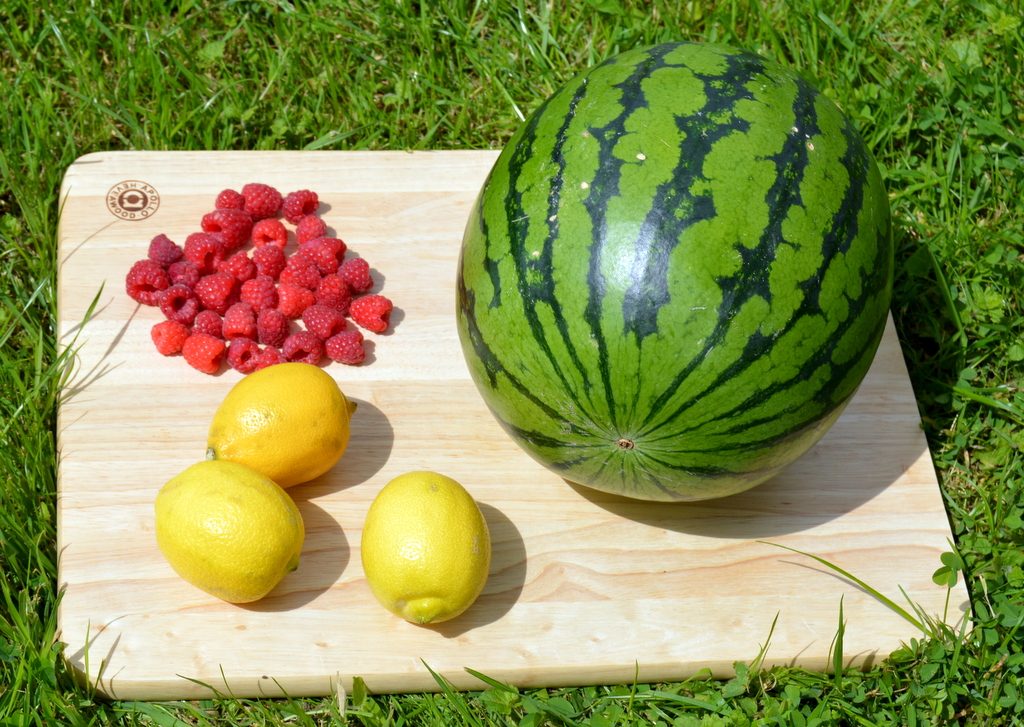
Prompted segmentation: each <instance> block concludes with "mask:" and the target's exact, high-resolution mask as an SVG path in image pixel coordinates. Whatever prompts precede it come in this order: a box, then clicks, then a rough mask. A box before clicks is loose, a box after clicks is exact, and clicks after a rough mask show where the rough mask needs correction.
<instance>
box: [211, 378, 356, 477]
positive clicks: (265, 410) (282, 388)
mask: <svg viewBox="0 0 1024 727" xmlns="http://www.w3.org/2000/svg"><path fill="white" fill-rule="evenodd" d="M353 411H355V404H353V403H351V402H350V401H349V400H348V399H346V398H345V394H343V393H342V391H341V389H340V388H339V387H338V384H337V383H336V382H335V381H334V379H333V378H331V376H330V374H328V373H327V372H325V371H324V370H323V369H321V368H319V367H318V366H313V365H312V364H307V363H283V364H277V365H275V366H268V367H267V368H265V369H261V370H259V371H255V372H253V373H251V374H249V375H248V376H246V377H245V378H243V379H241V380H240V381H239V382H238V383H236V384H235V385H234V386H233V387H232V388H231V391H229V392H228V394H227V396H226V397H224V401H222V402H221V404H220V406H219V407H218V408H217V411H216V413H215V414H214V416H213V421H212V422H211V424H210V432H209V434H208V436H207V439H206V446H207V449H206V458H207V459H224V460H230V461H232V462H239V463H241V464H244V465H246V466H248V467H252V468H253V469H254V470H256V471H258V472H262V473H263V474H265V475H266V476H267V477H269V478H270V479H272V480H273V481H274V482H276V483H277V484H279V485H280V486H281V487H291V486H292V485H297V484H299V483H300V482H307V481H308V480H311V479H313V478H315V477H319V476H320V475H322V474H324V473H325V472H327V471H328V470H329V469H331V467H333V466H334V465H335V464H336V463H337V462H338V460H339V459H340V458H341V455H342V454H343V453H344V452H345V447H347V446H348V437H349V419H350V417H351V416H352V412H353Z"/></svg>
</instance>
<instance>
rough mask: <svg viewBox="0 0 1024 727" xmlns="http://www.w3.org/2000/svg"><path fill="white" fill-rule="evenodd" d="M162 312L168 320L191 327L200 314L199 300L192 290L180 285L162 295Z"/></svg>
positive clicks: (173, 286) (170, 288) (172, 287)
mask: <svg viewBox="0 0 1024 727" xmlns="http://www.w3.org/2000/svg"><path fill="white" fill-rule="evenodd" d="M160 310H161V311H162V312H163V314H164V315H165V316H167V320H169V321H177V322H178V323H183V324H184V325H186V326H191V325H192V322H193V321H194V320H195V319H196V314H197V313H198V312H199V299H198V298H196V294H195V293H193V292H192V288H190V287H188V286H187V285H182V284H180V283H178V284H177V285H172V286H171V287H169V288H168V289H167V290H165V291H163V293H161V294H160Z"/></svg>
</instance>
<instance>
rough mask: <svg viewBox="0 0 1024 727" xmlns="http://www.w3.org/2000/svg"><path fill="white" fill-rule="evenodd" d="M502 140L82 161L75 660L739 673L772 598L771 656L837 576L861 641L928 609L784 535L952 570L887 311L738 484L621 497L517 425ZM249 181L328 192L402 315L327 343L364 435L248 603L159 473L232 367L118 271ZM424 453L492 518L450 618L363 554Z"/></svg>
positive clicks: (873, 646)
mask: <svg viewBox="0 0 1024 727" xmlns="http://www.w3.org/2000/svg"><path fill="white" fill-rule="evenodd" d="M495 156H496V154H495V152H491V151H452V152H418V153H405V152H394V153H392V152H305V153H301V152H265V153H264V152H259V153H257V152H217V153H213V152H201V153H188V152H148V153H147V152H138V153H136V152H119V153H100V154H93V155H89V156H86V157H83V158H81V159H79V160H78V161H77V162H76V163H75V164H74V165H73V166H71V167H70V168H69V169H68V171H67V175H66V177H65V180H64V184H63V187H62V190H61V204H62V215H61V224H60V232H59V244H60V260H61V267H60V272H59V288H60V289H59V308H60V316H59V317H60V331H59V335H60V341H61V343H62V345H64V346H74V347H75V348H76V350H77V368H76V371H75V374H74V376H73V377H72V380H71V381H70V382H69V384H68V386H67V388H66V391H65V392H64V398H63V400H62V404H61V408H60V418H59V431H58V437H59V449H60V461H59V497H58V529H59V548H60V560H59V580H60V586H61V587H62V588H63V589H64V591H65V592H64V596H63V599H62V601H61V603H60V612H59V634H60V636H59V638H60V639H61V640H62V641H63V642H65V643H66V645H67V646H66V651H65V653H66V657H67V659H68V660H69V662H70V664H71V665H72V667H73V668H74V669H75V670H76V671H77V672H78V673H79V674H80V675H81V676H82V678H83V679H87V680H88V681H89V682H91V683H93V684H95V685H96V686H97V687H98V689H99V690H100V691H101V692H102V693H104V694H107V695H112V696H116V697H120V698H144V699H149V698H161V699H163V698H186V697H197V696H203V695H208V694H210V693H211V691H219V692H222V693H231V694H235V695H239V696H241V695H276V694H280V693H282V691H287V692H288V693H289V694H292V695H302V694H307V695H317V694H328V693H331V692H332V691H333V690H334V689H335V688H336V687H337V686H339V685H340V686H342V687H344V688H346V689H348V688H350V687H351V685H352V679H353V677H355V676H361V677H362V678H363V679H364V680H365V681H366V684H367V685H368V687H369V688H370V689H371V690H372V691H377V692H387V691H416V690H434V689H437V685H436V683H435V682H434V680H433V678H432V677H431V676H430V674H429V672H428V671H427V669H426V668H425V666H424V662H425V663H426V664H429V665H430V667H431V668H433V669H434V670H436V671H438V672H440V673H441V674H443V675H444V676H446V677H447V678H448V679H450V680H451V681H452V682H453V683H454V684H455V685H456V686H458V687H460V688H468V689H476V688H481V687H482V686H483V685H482V683H481V682H479V681H478V680H477V679H475V678H474V677H472V676H471V675H470V674H468V673H467V672H466V671H465V668H466V667H469V668H472V669H476V670H478V671H481V672H483V673H485V674H488V675H490V676H492V677H494V678H497V679H502V680H507V681H509V682H512V683H515V684H518V685H521V686H536V685H545V686H556V685H573V684H588V683H589V684H592V683H608V682H632V681H633V680H634V678H637V679H639V680H640V681H641V682H643V681H651V680H667V679H675V678H681V677H685V676H688V675H691V674H693V673H695V672H697V671H699V670H701V669H709V670H710V671H711V673H713V674H715V675H718V676H726V675H729V674H730V673H732V669H733V663H734V662H735V661H749V660H751V659H753V658H754V657H755V656H756V655H757V653H758V651H759V649H760V648H761V646H762V645H763V644H764V643H765V641H766V640H768V639H769V633H770V630H771V627H772V622H773V620H776V619H777V621H776V623H775V628H774V631H772V632H771V633H770V643H769V644H768V648H767V652H766V659H765V663H766V664H799V665H803V666H806V667H809V668H812V669H825V668H827V667H828V664H829V661H828V654H829V648H830V644H831V643H832V640H833V638H834V636H835V633H836V629H837V625H838V617H839V605H840V600H841V599H842V605H843V613H844V617H845V619H846V632H845V637H844V650H845V653H844V660H845V661H846V662H848V663H853V664H870V663H873V662H877V661H878V660H881V659H883V658H884V657H885V656H886V655H887V654H888V653H889V652H890V651H892V650H893V649H894V648H896V647H898V646H899V645H900V643H901V642H905V641H908V640H909V639H911V638H912V637H914V636H916V635H917V634H916V633H915V630H914V628H913V627H912V626H911V625H910V624H908V623H907V622H905V621H904V620H902V619H901V618H900V617H899V616H897V615H895V614H893V613H892V612H890V611H889V610H888V609H887V608H886V607H885V606H883V605H881V604H880V603H878V602H876V601H875V600H874V599H873V598H871V597H870V596H869V595H868V594H866V593H864V592H863V591H861V590H860V589H859V588H857V587H856V585H855V584H853V583H850V582H848V581H846V580H844V579H843V578H840V577H837V576H836V575H835V574H833V573H832V572H830V571H829V570H827V569H825V568H823V567H822V566H820V565H819V564H817V563H816V562H815V561H813V560H811V559H809V558H806V557H803V556H800V555H796V554H793V553H790V552H787V551H784V550H781V549H780V548H778V547H776V546H774V545H772V543H777V544H783V545H787V546H790V547H794V548H798V549H801V550H804V551H809V552H812V553H815V554H817V555H820V556H822V557H825V558H828V559H829V560H831V561H833V562H835V563H836V564H837V565H839V566H841V567H843V568H845V569H847V570H848V571H850V572H852V573H853V574H855V575H856V576H858V577H860V578H862V579H863V580H865V581H866V582H868V583H869V584H871V585H872V586H873V587H874V588H877V589H879V590H880V591H882V592H884V593H886V594H887V595H889V596H890V597H893V598H894V599H896V600H901V598H902V597H901V595H900V589H901V588H902V589H903V590H904V591H905V592H906V593H907V595H908V596H909V597H910V598H911V599H913V600H914V601H915V602H916V603H918V604H919V605H920V606H921V607H922V608H923V609H924V611H925V612H927V613H929V614H934V615H938V616H942V613H943V608H944V604H945V602H946V591H945V589H942V588H939V587H937V586H935V585H934V584H933V583H932V581H931V574H932V572H933V571H934V570H935V569H936V568H937V567H938V566H939V565H940V562H939V555H940V553H942V552H943V551H944V550H947V549H948V545H947V539H950V538H951V535H950V529H949V524H948V520H947V517H946V513H945V511H944V509H943V503H942V498H941V495H940V492H939V489H938V486H937V482H936V477H935V472H934V469H933V466H932V462H931V459H930V456H929V453H928V450H927V446H926V442H925V439H924V436H923V434H922V432H921V430H920V426H919V418H918V411H917V408H916V404H915V401H914V396H913V391H912V389H911V386H910V383H909V380H908V377H907V372H906V368H905V365H904V362H903V358H902V355H901V352H900V348H899V342H898V340H897V338H896V334H895V331H894V329H893V327H892V325H891V322H890V325H889V327H888V329H887V331H886V335H885V339H884V341H883V345H882V347H881V350H880V351H879V354H878V357H877V359H876V361H875V364H874V366H873V368H872V369H871V372H870V373H869V375H868V377H867V379H866V381H865V382H864V384H863V386H862V387H861V390H860V391H859V392H858V394H857V396H856V397H855V399H854V400H853V402H852V403H851V404H850V406H849V407H848V408H847V410H846V411H845V412H844V414H843V416H842V417H841V418H840V420H839V422H838V423H837V424H836V425H835V426H834V427H833V429H832V431H831V432H830V433H829V434H828V435H827V436H826V437H825V439H824V440H822V441H821V442H820V443H819V444H818V446H816V447H815V448H814V449H813V450H812V451H811V452H810V453H809V454H808V455H806V456H805V457H804V458H803V459H801V460H800V461H799V462H798V463H797V464H795V465H794V466H793V467H791V468H790V469H789V470H788V471H786V472H785V473H784V474H783V475H781V476H779V477H778V478H776V479H775V480H773V481H771V482H769V483H767V484H764V485H762V486H760V487H758V488H756V489H754V490H751V491H749V492H748V493H745V494H742V495H738V496H734V497H731V498H727V499H723V500H719V501H710V502H704V503H698V504H684V505H669V506H666V505H664V504H657V503H641V502H634V501H629V500H625V499H622V498H617V497H613V496H609V495H603V494H599V493H595V492H591V491H587V490H585V489H583V488H578V487H574V486H570V485H569V484H567V483H566V482H564V481H563V480H561V479H559V478H558V477H556V476H554V475H552V474H550V473H548V472H547V471H546V470H544V469H542V468H541V467H540V466H539V465H537V464H535V463H534V462H533V461H532V460H531V459H530V458H529V457H527V456H526V455H525V454H523V453H522V452H521V451H520V450H519V449H518V448H517V447H516V446H515V445H514V444H513V443H512V442H511V441H510V440H509V439H508V438H507V437H506V436H505V434H504V433H503V431H502V430H501V429H500V427H499V426H498V425H497V424H496V423H495V421H494V420H493V419H492V418H491V416H490V414H489V413H488V411H487V410H486V408H485V407H484V405H483V403H482V401H481V399H480V398H479V396H478V395H477V392H476V390H475V389H474V387H473V384H472V382H471V381H470V379H469V375H468V372H467V369H466V366H465V363H464V362H463V360H462V356H461V353H460V350H459V345H458V340H457V336H456V332H455V326H454V308H455V300H454V283H455V265H456V259H457V256H458V250H459V242H460V240H461V237H462V230H463V227H464V225H465V220H466V218H467V215H468V211H469V208H470V205H471V204H472V202H473V199H474V197H475V195H476V192H477V190H478V189H479V186H480V184H481V183H482V182H483V180H484V177H485V176H486V174H487V171H488V170H489V168H490V166H491V164H492V163H493V161H494V159H495ZM124 180H141V181H144V182H146V183H148V184H149V185H151V187H152V189H154V190H156V191H157V192H158V193H159V197H160V204H159V208H158V209H156V211H155V213H153V214H151V215H150V216H148V217H147V218H146V219H142V220H137V221H130V220H124V219H119V218H118V217H115V216H114V215H113V214H112V213H111V212H110V211H109V210H108V209H107V205H106V198H107V192H108V190H110V189H111V188H112V187H114V186H115V185H117V184H118V183H119V182H122V181H124ZM248 181H264V182H268V183H271V184H274V185H275V186H277V187H278V188H280V189H281V190H282V191H290V190H293V189H299V188H304V187H308V188H312V189H315V190H317V191H318V192H319V193H320V196H321V199H322V200H323V202H324V203H325V204H324V207H323V212H322V214H323V216H324V218H325V220H326V221H327V223H328V225H329V226H330V227H331V228H333V229H334V231H335V232H336V234H337V235H338V236H340V237H342V238H343V239H345V240H346V242H347V243H348V244H349V246H350V248H351V249H352V250H354V251H355V252H357V253H358V254H360V255H361V256H363V257H365V258H366V259H367V260H368V261H369V262H370V263H371V265H372V266H373V268H374V270H375V275H377V276H378V280H380V281H382V282H381V285H380V288H381V291H382V292H384V293H385V294H387V295H388V296H390V297H391V298H392V299H393V300H394V301H395V305H396V314H395V317H394V321H395V322H396V325H395V326H394V329H393V331H392V332H390V333H388V334H385V335H374V334H369V335H368V338H369V339H370V340H372V342H373V346H372V355H371V360H370V361H369V363H368V364H366V365H363V366H360V367H348V366H342V365H340V364H332V365H330V366H328V367H326V371H328V372H329V373H330V374H331V375H332V376H334V377H335V378H336V379H337V380H338V382H339V383H340V384H341V386H342V388H343V389H344V390H345V392H346V393H347V394H349V395H350V396H351V397H352V398H354V399H355V400H356V401H357V403H358V405H359V409H358V412H357V415H356V417H355V419H354V422H353V433H352V440H351V444H350V446H349V450H348V452H347V453H346V455H345V457H344V458H343V460H342V461H341V463H340V464H339V465H338V467H337V468H336V469H335V470H334V471H332V472H331V473H329V474H328V475H325V476H324V477H322V478H320V479H318V480H316V481H314V482H312V483H309V484H306V485H301V486H299V487H296V488H294V489H292V490H291V491H290V492H291V493H292V494H293V495H294V497H295V498H296V500H297V501H298V504H299V508H300V510H301V512H302V514H303V516H304V518H305V522H306V527H307V538H306V544H305V548H304V551H303V555H302V562H301V565H300V566H299V569H298V570H297V571H295V572H294V573H292V574H290V575H289V576H287V577H286V578H285V580H284V581H283V582H282V583H281V584H280V586H279V587H278V588H277V589H276V590H275V591H274V592H272V593H271V595H270V596H268V597H267V598H266V599H264V600H263V601H261V602H259V603H257V604H253V605H250V606H233V605H229V604H226V603H223V602H220V601H218V600H216V599H214V598H212V597H210V596H208V595H206V594H205V593H203V592H201V591H199V590H197V589H195V588H193V587H191V586H190V585H188V584H187V583H185V582H183V581H182V580H180V579H179V578H178V577H177V576H176V575H175V574H174V572H173V571H172V570H171V568H170V566H168V565H167V563H166V562H165V561H164V560H163V558H162V556H161V555H160V552H159V551H158V550H157V547H156V543H155V538H154V533H153V498H154V496H155V494H156V492H157V490H158V489H159V488H160V486H161V485H162V484H163V483H164V482H165V481H166V480H168V479H169V478H171V477H172V476H173V475H175V474H176V473H177V472H179V471H180V470H182V469H184V468H185V467H187V466H188V465H189V464H191V463H193V462H195V461H197V460H199V459H201V458H202V457H203V453H204V449H205V437H206V429H207V426H208V423H209V419H210V417H211V415H212V413H213V411H214V409H215V408H216V406H217V404H218V403H219V401H220V400H221V398H222V397H223V396H224V394H225V393H226V392H227V390H228V389H229V388H230V387H231V385H232V384H233V383H234V382H235V381H236V380H237V379H238V378H239V375H238V374H236V373H234V372H231V371H228V372H226V373H224V374H222V375H220V376H206V375H204V374H200V373H198V372H195V371H193V370H192V369H190V368H189V367H188V366H186V365H185V363H184V362H183V361H182V359H181V358H180V357H174V358H164V357H162V356H160V355H159V354H157V353H156V351H155V349H154V348H153V345H152V343H151V342H150V338H149V330H150V327H151V326H152V325H153V323H155V322H156V321H158V320H160V318H161V316H160V313H159V311H158V310H157V309H154V308H148V307H139V306H137V305H136V304H135V303H134V302H133V301H132V300H131V299H129V298H128V296H127V295H126V294H125V293H124V275H125V273H126V271H127V270H128V268H129V267H130V266H131V264H132V262H134V261H135V260H137V259H139V258H141V257H144V256H145V254H146V249H147V245H148V241H149V239H150V238H151V237H152V236H153V235H155V234H157V233H159V232H163V233H166V234H168V235H169V236H170V237H171V238H172V239H175V240H177V241H179V242H182V241H183V240H184V238H185V236H186V235H187V234H188V233H189V232H192V231H195V230H196V229H198V224H199V219H200V217H201V215H202V214H203V213H204V212H206V211H209V210H210V209H212V207H213V199H214V197H215V196H216V194H217V192H218V191H220V190H221V189H223V188H225V187H234V188H239V187H240V186H241V185H242V184H244V183H245V182H248ZM101 285H102V290H100V286H101ZM93 300H95V301H96V311H95V315H94V316H93V317H92V318H91V319H90V320H89V321H88V322H87V323H86V324H85V325H82V323H83V318H84V316H85V315H86V312H87V310H88V308H89V305H90V303H91V302H92V301H93ZM410 469H434V470H438V471H441V472H444V473H446V474H448V475H450V476H452V477H455V478H456V479H458V480H459V481H461V482H462V483H463V484H464V485H465V486H466V487H467V489H468V490H469V491H470V492H471V493H472V494H473V495H474V496H475V497H476V498H477V500H478V501H479V502H480V504H481V507H482V509H483V511H484V514H485V516H486V518H487V521H488V524H489V526H490V529H491V533H492V538H493V543H494V556H493V566H492V571H491V574H490V578H489V580H488V584H487V587H486V589H485V590H484V593H483V595H482V596H481V598H480V599H479V601H478V602H477V603H476V604H475V605H474V607H473V608H471V609H470V610H469V611H468V612H467V613H466V614H465V615H464V616H463V617H460V618H459V619H458V620H456V621H454V622H451V623H449V624H445V625H441V626H439V627H436V628H421V627H417V626H412V625H410V624H407V623H405V622H403V621H401V620H399V619H397V618H395V617H393V616H391V615H390V614H389V613H387V612H385V611H384V610H383V609H382V608H380V607H379V606H378V605H377V603H376V602H375V601H374V600H373V597H372V595H371V594H370V591H369V588H368V587H367V585H366V581H365V579H364V576H363V573H362V569H361V566H360V558H359V539H360V532H361V527H362V522H363V518H364V517H365V514H366V510H367V508H368V507H369V504H370V502H371V501H372V500H373V498H374V496H375V495H376V494H377V492H378V491H379V490H380V488H381V487H382V486H383V485H384V484H385V483H386V482H387V481H388V480H389V479H391V478H392V477H394V476H395V475H398V474H400V473H402V472H404V471H407V470H410ZM949 603H950V608H949V613H948V615H947V620H949V621H956V620H958V619H960V618H962V617H963V614H964V611H965V609H966V604H967V595H966V591H965V589H964V587H963V586H962V585H958V586H957V587H956V588H955V589H954V591H953V593H952V595H951V598H950V601H949ZM204 685H206V686H204Z"/></svg>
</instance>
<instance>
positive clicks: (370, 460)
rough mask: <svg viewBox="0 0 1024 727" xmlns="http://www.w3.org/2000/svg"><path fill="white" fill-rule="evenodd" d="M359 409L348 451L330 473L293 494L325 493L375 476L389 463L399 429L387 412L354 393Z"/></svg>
mask: <svg viewBox="0 0 1024 727" xmlns="http://www.w3.org/2000/svg"><path fill="white" fill-rule="evenodd" d="M350 400H351V401H352V402H354V403H355V405H356V411H355V413H354V414H353V415H352V422H353V423H352V427H351V437H350V439H349V442H348V447H347V448H346V449H345V453H344V454H343V455H342V456H341V459H340V460H339V461H338V463H337V464H336V465H334V467H332V468H331V470H330V472H328V473H327V474H325V475H323V476H321V477H317V478H316V479H315V480H311V481H310V482H305V483H303V484H301V485H298V486H297V487H296V489H295V490H294V491H293V493H292V494H295V495H298V493H299V492H301V493H302V496H304V497H321V496H323V495H326V494H329V493H331V492H339V491H340V490H345V489H348V488H349V487H352V486H353V485H358V484H360V483H362V482H367V481H369V480H371V479H373V476H374V475H376V474H377V473H378V472H379V471H380V470H381V469H382V468H383V467H384V465H386V464H387V462H388V458H389V457H390V456H391V449H392V447H394V445H395V431H394V429H392V428H391V422H389V421H388V418H387V416H386V415H385V414H384V412H382V411H381V410H380V409H378V408H377V407H376V406H374V405H373V404H371V403H370V402H368V401H365V400H363V399H356V398H353V397H350Z"/></svg>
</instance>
